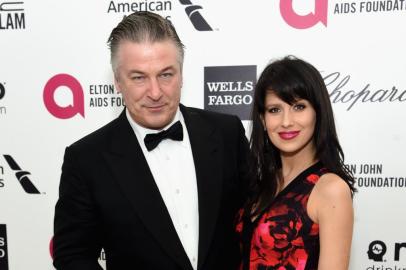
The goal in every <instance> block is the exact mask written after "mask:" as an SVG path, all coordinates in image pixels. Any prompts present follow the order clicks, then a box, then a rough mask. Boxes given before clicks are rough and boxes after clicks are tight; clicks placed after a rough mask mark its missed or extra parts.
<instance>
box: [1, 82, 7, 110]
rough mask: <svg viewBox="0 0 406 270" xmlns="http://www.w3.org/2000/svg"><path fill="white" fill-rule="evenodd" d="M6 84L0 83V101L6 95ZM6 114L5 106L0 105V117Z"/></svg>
mask: <svg viewBox="0 0 406 270" xmlns="http://www.w3.org/2000/svg"><path fill="white" fill-rule="evenodd" d="M5 85H6V83H5V82H3V83H0V101H1V100H2V99H3V98H4V96H5V95H6V87H5ZM6 113H7V109H6V107H5V106H2V105H1V104H0V115H3V114H6Z"/></svg>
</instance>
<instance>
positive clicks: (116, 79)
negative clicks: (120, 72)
mask: <svg viewBox="0 0 406 270" xmlns="http://www.w3.org/2000/svg"><path fill="white" fill-rule="evenodd" d="M114 88H116V91H117V93H121V83H120V80H119V78H118V77H117V75H116V74H114Z"/></svg>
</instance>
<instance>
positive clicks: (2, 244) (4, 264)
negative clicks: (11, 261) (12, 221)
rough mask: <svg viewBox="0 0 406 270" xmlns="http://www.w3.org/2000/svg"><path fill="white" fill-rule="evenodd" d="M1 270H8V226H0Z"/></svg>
mask: <svg viewBox="0 0 406 270" xmlns="http://www.w3.org/2000/svg"><path fill="white" fill-rule="evenodd" d="M0 269H2V270H8V252H7V229H6V224H0Z"/></svg>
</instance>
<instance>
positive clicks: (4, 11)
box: [0, 1, 25, 30]
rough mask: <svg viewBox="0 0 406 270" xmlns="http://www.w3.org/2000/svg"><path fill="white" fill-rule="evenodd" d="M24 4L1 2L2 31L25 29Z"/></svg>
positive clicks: (0, 25) (0, 20)
mask: <svg viewBox="0 0 406 270" xmlns="http://www.w3.org/2000/svg"><path fill="white" fill-rule="evenodd" d="M23 5H24V2H14V1H13V2H9V1H7V2H4V1H0V30H6V29H25V14H24V7H23Z"/></svg>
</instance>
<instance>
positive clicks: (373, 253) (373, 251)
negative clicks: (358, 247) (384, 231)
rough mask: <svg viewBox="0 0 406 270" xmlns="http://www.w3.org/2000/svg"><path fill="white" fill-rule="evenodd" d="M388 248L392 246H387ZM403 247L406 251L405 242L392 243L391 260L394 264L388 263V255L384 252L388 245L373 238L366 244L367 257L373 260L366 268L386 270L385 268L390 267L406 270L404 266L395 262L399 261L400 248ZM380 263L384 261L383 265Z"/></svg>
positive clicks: (395, 269)
mask: <svg viewBox="0 0 406 270" xmlns="http://www.w3.org/2000/svg"><path fill="white" fill-rule="evenodd" d="M389 248H392V246H389ZM402 249H405V251H406V243H394V245H393V261H394V265H393V264H392V265H389V263H388V260H390V259H389V258H387V257H388V256H385V255H386V252H387V251H388V246H387V245H386V243H385V242H383V241H381V240H374V241H372V242H371V243H370V244H369V246H368V251H367V254H368V259H370V260H372V261H374V264H373V265H371V266H368V267H367V268H366V269H367V270H386V269H388V270H389V269H391V270H406V267H405V266H404V265H403V266H399V265H397V262H399V261H400V259H401V250H402ZM382 263H385V265H382Z"/></svg>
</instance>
